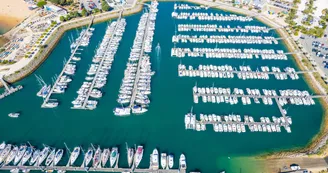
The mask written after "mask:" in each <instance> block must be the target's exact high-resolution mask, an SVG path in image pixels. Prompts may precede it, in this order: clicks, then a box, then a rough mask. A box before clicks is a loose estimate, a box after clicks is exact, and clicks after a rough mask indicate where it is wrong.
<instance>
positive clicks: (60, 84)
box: [41, 16, 94, 108]
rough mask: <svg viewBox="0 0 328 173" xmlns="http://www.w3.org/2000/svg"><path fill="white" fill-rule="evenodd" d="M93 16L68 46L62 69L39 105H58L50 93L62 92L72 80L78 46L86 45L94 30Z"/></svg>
mask: <svg viewBox="0 0 328 173" xmlns="http://www.w3.org/2000/svg"><path fill="white" fill-rule="evenodd" d="M93 18H94V17H93V16H91V21H90V24H89V25H88V27H87V29H86V30H83V31H82V32H81V33H80V36H79V37H78V38H77V39H76V42H74V43H73V44H71V45H70V48H71V49H72V51H71V55H70V57H69V59H68V60H67V62H65V65H64V67H63V70H62V71H61V73H60V74H59V75H58V76H57V79H56V81H55V83H54V84H53V86H52V88H51V89H50V91H49V92H48V93H47V95H46V96H45V98H44V101H43V103H42V105H41V107H42V108H55V107H57V106H58V104H59V103H58V101H57V100H53V99H51V98H50V97H51V95H52V94H53V93H64V92H65V89H66V88H67V84H68V83H69V82H71V81H72V79H71V77H70V76H71V75H74V73H75V70H76V62H77V61H79V60H80V58H79V57H76V55H78V54H79V53H78V52H77V51H79V50H80V49H79V47H80V46H88V44H89V39H90V37H91V35H92V31H93V30H94V29H93V28H91V25H92V23H93Z"/></svg>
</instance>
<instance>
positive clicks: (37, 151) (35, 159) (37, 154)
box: [30, 150, 41, 165]
mask: <svg viewBox="0 0 328 173" xmlns="http://www.w3.org/2000/svg"><path fill="white" fill-rule="evenodd" d="M40 154H41V151H40V150H35V151H34V152H33V154H32V158H31V160H30V165H33V164H34V163H35V162H36V161H37V160H39V157H40Z"/></svg>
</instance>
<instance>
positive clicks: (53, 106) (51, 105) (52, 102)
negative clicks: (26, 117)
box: [44, 101, 58, 108]
mask: <svg viewBox="0 0 328 173" xmlns="http://www.w3.org/2000/svg"><path fill="white" fill-rule="evenodd" d="M57 106H58V102H56V101H51V102H47V103H45V104H44V107H45V108H55V107H57Z"/></svg>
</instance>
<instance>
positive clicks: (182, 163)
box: [179, 154, 187, 170]
mask: <svg viewBox="0 0 328 173" xmlns="http://www.w3.org/2000/svg"><path fill="white" fill-rule="evenodd" d="M179 167H180V170H186V169H187V164H186V157H185V155H184V154H181V155H180V159H179Z"/></svg>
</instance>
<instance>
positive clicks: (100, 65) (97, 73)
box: [81, 11, 122, 109]
mask: <svg viewBox="0 0 328 173" xmlns="http://www.w3.org/2000/svg"><path fill="white" fill-rule="evenodd" d="M121 16H122V11H121V15H120V17H119V18H118V19H117V21H116V25H115V28H114V30H113V33H112V34H111V36H110V40H109V43H108V44H107V47H106V51H107V49H108V48H110V45H111V43H112V42H113V38H114V36H115V34H116V30H117V28H118V26H119V22H120V20H121ZM105 59H106V58H105V57H102V59H101V61H100V63H99V67H98V69H97V71H96V74H95V76H94V78H93V80H92V83H91V86H90V88H89V90H88V93H87V95H86V98H85V100H84V102H83V104H82V108H81V109H86V105H87V103H88V100H89V97H90V94H91V92H92V89H93V87H94V86H95V83H96V81H97V77H98V75H99V72H100V70H101V67H102V65H103V63H104V61H105Z"/></svg>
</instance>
